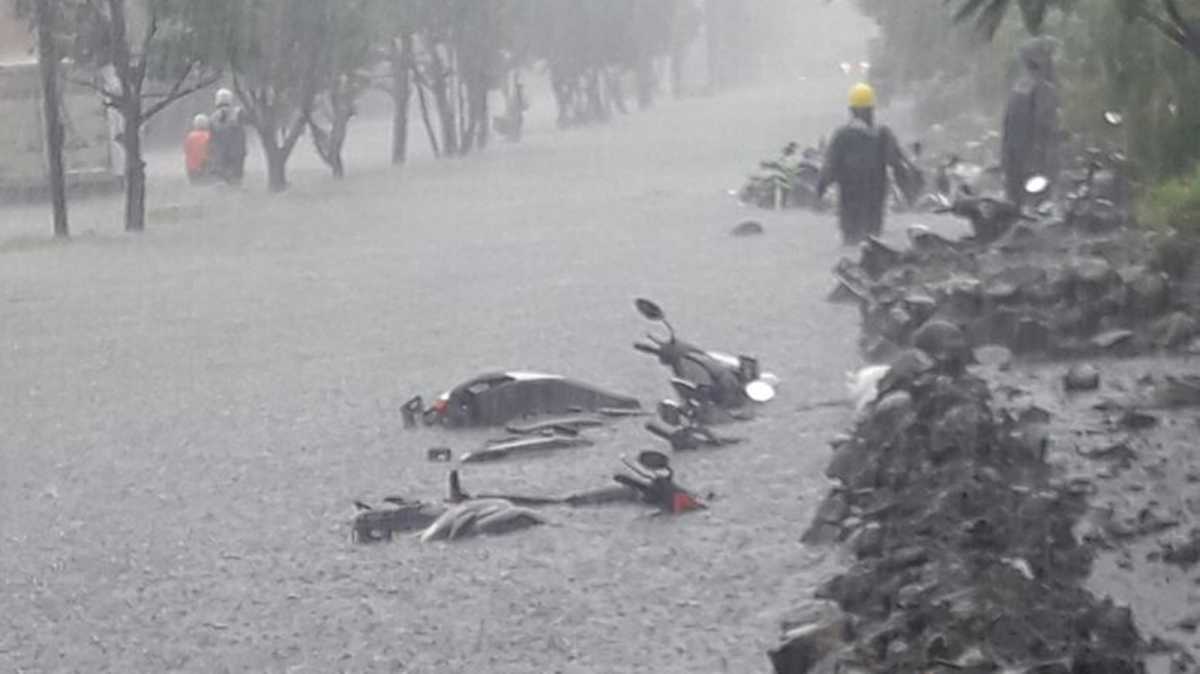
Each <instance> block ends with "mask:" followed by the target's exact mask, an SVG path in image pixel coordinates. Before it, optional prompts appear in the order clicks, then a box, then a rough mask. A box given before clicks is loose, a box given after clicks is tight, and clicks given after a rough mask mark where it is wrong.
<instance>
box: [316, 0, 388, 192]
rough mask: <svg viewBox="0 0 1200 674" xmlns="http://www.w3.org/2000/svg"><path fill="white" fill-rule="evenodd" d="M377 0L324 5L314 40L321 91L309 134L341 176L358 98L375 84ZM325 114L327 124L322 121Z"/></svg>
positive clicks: (317, 75) (322, 155) (333, 170)
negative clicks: (348, 134)
mask: <svg viewBox="0 0 1200 674" xmlns="http://www.w3.org/2000/svg"><path fill="white" fill-rule="evenodd" d="M377 4H378V3H377V0H340V1H339V2H329V3H326V4H325V5H324V6H323V8H322V9H323V11H324V17H323V18H322V19H321V23H322V24H323V25H324V30H322V31H321V32H320V35H319V36H318V39H319V40H320V42H319V43H317V44H314V45H312V48H313V49H316V50H318V52H319V54H320V56H319V58H318V61H317V64H318V65H317V72H316V73H315V76H316V77H317V78H318V83H317V85H316V86H317V89H318V90H319V92H320V93H318V94H317V96H316V98H315V100H314V105H313V106H312V108H311V109H309V110H306V111H305V114H306V121H307V122H308V129H309V134H310V135H311V136H312V139H313V145H314V146H315V147H316V149H317V154H318V155H319V156H320V157H321V159H322V160H323V161H324V162H325V163H326V164H327V165H328V166H329V168H330V170H332V172H333V176H334V177H335V178H339V179H340V178H342V177H343V176H344V175H345V164H344V161H343V159H342V147H343V146H344V145H345V142H346V135H347V132H348V130H349V126H350V120H351V119H352V118H353V117H354V115H355V113H356V112H357V101H358V98H359V97H360V96H361V95H362V94H363V93H364V92H366V90H367V89H368V87H369V86H370V84H371V72H370V70H371V68H372V66H373V65H374V61H375V56H376V51H375V44H374V43H373V39H372V38H373V32H374V29H373V25H374V21H375V20H376V19H377V18H378V17H377V16H376V14H375V9H376V6H377ZM322 117H323V118H324V119H325V121H326V123H327V125H328V126H326V125H324V124H322V122H321V119H320V118H322Z"/></svg>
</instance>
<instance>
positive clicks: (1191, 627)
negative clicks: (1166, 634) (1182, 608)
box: [1175, 611, 1200, 634]
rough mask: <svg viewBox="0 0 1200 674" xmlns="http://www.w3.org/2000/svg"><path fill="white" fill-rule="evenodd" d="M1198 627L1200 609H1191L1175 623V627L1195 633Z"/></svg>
mask: <svg viewBox="0 0 1200 674" xmlns="http://www.w3.org/2000/svg"><path fill="white" fill-rule="evenodd" d="M1198 628H1200V611H1193V612H1192V613H1189V614H1187V615H1186V616H1184V617H1183V618H1182V619H1181V620H1180V621H1179V622H1177V623H1175V629H1177V630H1183V631H1184V632H1190V633H1193V634H1194V633H1195V632H1196V630H1197V629H1198Z"/></svg>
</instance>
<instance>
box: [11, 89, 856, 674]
mask: <svg viewBox="0 0 1200 674" xmlns="http://www.w3.org/2000/svg"><path fill="white" fill-rule="evenodd" d="M842 96H843V83H842V82H841V81H840V80H839V81H834V82H818V81H815V80H814V81H811V82H806V83H802V84H799V85H796V86H789V87H781V88H777V89H758V90H755V91H750V92H743V93H736V94H729V95H727V96H723V97H720V98H695V99H688V100H683V101H666V102H663V103H662V104H661V105H660V106H659V107H658V109H656V110H654V111H653V112H650V113H646V114H639V115H633V116H630V117H625V118H619V119H617V120H615V121H614V122H613V123H612V124H610V125H607V126H604V127H595V128H588V129H579V130H573V131H565V132H558V131H554V130H551V129H548V128H542V129H538V128H536V127H535V128H533V129H531V131H530V133H529V135H528V137H527V138H526V140H525V142H523V143H521V144H517V145H513V144H507V143H497V144H496V145H495V146H494V147H492V148H489V150H488V151H487V152H486V153H484V154H482V155H479V156H473V157H469V158H466V159H461V160H449V161H443V162H434V161H433V160H424V159H418V160H416V161H414V162H413V163H411V164H410V165H409V166H407V167H406V168H404V169H403V170H389V169H386V168H384V167H382V166H378V165H373V164H371V163H370V162H369V161H363V162H361V163H360V164H358V165H354V164H353V163H352V169H351V176H350V178H349V179H348V180H346V181H345V182H344V183H334V182H332V181H330V180H328V179H327V178H326V177H325V176H324V175H323V173H322V172H320V171H319V170H317V168H316V167H314V166H312V165H311V164H309V165H306V164H305V163H304V161H303V160H302V161H301V163H300V165H299V166H298V167H297V169H296V171H295V172H294V174H293V187H292V189H291V190H290V191H289V192H288V193H286V194H283V195H279V196H267V195H265V194H263V193H262V192H261V188H260V186H259V185H258V183H257V182H256V181H255V182H252V184H251V185H250V186H249V187H248V188H247V189H246V190H244V191H235V190H227V189H221V188H216V187H213V188H205V189H189V188H187V187H186V186H184V185H182V184H181V183H180V182H179V181H178V180H177V179H175V178H164V179H160V180H159V181H158V182H157V183H156V184H155V185H153V187H152V193H151V218H150V224H149V231H148V232H147V233H146V234H145V235H144V236H139V237H126V236H124V235H122V234H120V233H119V226H120V225H119V219H118V218H117V217H114V216H116V215H117V213H118V205H117V203H116V200H111V201H93V202H87V203H85V204H82V205H79V206H77V207H76V208H75V211H74V213H73V215H74V216H75V218H76V223H77V231H80V232H81V234H80V235H79V236H77V238H76V240H75V241H73V242H72V243H71V244H70V245H65V246H63V245H53V244H45V243H39V242H37V241H36V240H34V239H30V238H29V236H30V235H31V234H37V233H40V232H41V231H42V229H45V228H48V226H43V224H42V220H44V218H45V216H44V214H43V213H41V211H34V210H14V211H6V212H3V214H2V215H0V217H4V218H7V220H6V221H5V222H4V223H3V226H2V227H0V241H3V242H4V245H3V247H2V248H0V325H2V326H3V327H2V328H0V330H2V332H0V336H2V343H0V373H2V377H3V379H4V382H5V384H4V386H3V389H2V392H3V399H2V400H0V403H2V405H0V427H2V428H3V440H2V446H0V508H2V510H0V604H3V606H4V611H3V612H2V615H0V670H2V671H30V672H35V671H46V672H52V671H53V672H57V671H86V672H99V671H114V672H135V671H136V672H165V671H187V672H224V671H230V672H242V671H248V672H314V673H315V672H332V671H354V672H368V671H380V672H538V673H545V672H607V673H610V674H617V673H620V672H658V673H661V674H673V673H680V674H682V673H684V672H687V673H692V672H738V673H741V672H753V671H766V669H767V668H768V663H767V660H766V656H765V652H764V651H765V649H766V648H768V647H770V646H772V645H774V643H775V641H776V638H777V635H778V618H779V615H780V613H781V612H782V611H784V610H786V609H787V608H788V607H790V606H792V605H794V604H795V603H797V601H798V600H799V599H802V598H803V597H804V596H805V595H806V593H807V591H808V588H809V587H810V586H811V585H812V584H814V583H815V582H817V581H818V580H819V578H820V575H821V573H822V572H823V570H824V569H826V567H827V566H828V564H829V563H830V562H829V561H828V560H823V559H822V558H821V556H820V555H819V554H818V553H817V552H814V551H808V550H805V548H803V547H802V546H801V545H800V543H799V537H800V534H801V533H802V531H803V528H804V526H805V524H806V523H807V521H808V519H809V517H810V516H811V511H812V509H813V508H814V507H815V505H816V504H817V501H818V498H819V494H820V492H821V490H822V489H823V488H824V485H825V483H824V478H823V477H822V476H821V470H822V468H823V466H824V464H825V463H826V461H827V460H828V451H829V450H828V448H827V445H826V440H827V439H828V438H829V436H830V435H831V434H832V433H834V432H836V431H837V430H838V429H839V428H840V427H842V426H843V425H845V423H846V422H847V420H848V414H849V413H848V411H847V410H844V409H841V408H823V409H821V410H818V411H816V412H813V411H804V410H803V408H804V407H805V406H806V405H809V404H811V403H814V402H818V401H823V400H828V399H830V398H836V397H838V396H840V395H842V390H843V389H842V384H843V373H844V372H845V371H846V370H847V369H849V368H851V367H854V366H855V365H856V363H857V359H856V356H855V353H854V339H855V336H856V328H857V317H856V315H855V312H853V311H851V310H848V309H846V308H845V307H836V306H833V305H829V304H827V303H825V302H824V301H823V299H824V296H825V294H826V292H827V291H828V290H829V288H830V284H829V277H828V270H829V268H830V266H831V265H832V263H833V262H834V261H835V259H836V256H837V255H839V254H840V253H841V251H840V249H839V246H838V241H837V237H836V232H835V229H836V228H835V225H834V223H833V221H832V219H831V218H830V217H828V216H816V215H812V214H798V213H769V212H768V213H764V212H758V211H750V210H747V209H745V208H743V207H741V206H739V205H738V204H737V203H736V202H735V201H734V200H733V198H732V197H731V196H729V194H728V193H727V191H728V190H729V189H731V188H735V187H737V186H739V185H740V184H741V182H742V180H743V178H744V176H745V175H746V174H747V172H749V171H751V170H752V169H753V168H754V167H755V165H756V163H757V162H758V161H759V160H760V159H761V158H763V157H767V156H771V155H773V154H774V153H775V152H777V150H778V148H779V147H780V146H782V145H783V144H784V142H786V141H788V140H792V139H795V140H799V141H801V142H809V141H815V139H816V138H817V137H818V136H819V135H821V134H823V133H827V132H828V131H829V130H830V129H831V128H832V127H833V125H834V124H835V123H836V122H838V121H840V120H841V118H842V114H843V113H842V103H843V101H842ZM385 126H386V125H385V124H383V123H382V122H378V121H371V120H364V121H363V122H362V123H361V124H360V125H359V126H357V127H355V129H354V130H353V131H352V133H353V134H354V135H353V136H352V141H351V147H350V148H349V150H348V156H349V157H351V158H353V157H355V156H356V153H366V154H372V153H374V154H378V155H382V154H383V148H384V146H385V145H386V142H387V140H386V133H385ZM372 156H374V155H372ZM160 161H174V157H168V158H166V159H160ZM352 161H353V160H352ZM152 170H153V166H152ZM34 217H36V218H39V219H37V220H34V219H33V218H34ZM750 217H752V218H755V219H759V220H761V221H762V223H763V225H764V226H765V228H766V235H765V236H762V237H752V238H733V237H731V236H730V235H729V231H730V229H731V228H732V227H733V226H734V225H736V224H737V223H738V222H740V221H741V220H743V219H746V218H750ZM636 296H648V297H652V298H654V299H655V300H657V301H658V302H659V303H661V304H662V305H663V306H664V307H665V308H666V309H667V311H668V312H669V314H670V317H671V319H672V322H673V324H674V325H675V326H676V328H677V329H678V330H680V332H681V334H683V335H684V336H685V337H686V338H688V339H690V340H693V341H696V342H698V343H700V344H703V345H706V346H709V347H712V348H720V349H724V350H728V351H731V352H735V353H737V352H745V353H751V354H755V355H757V356H759V357H760V358H761V361H762V363H763V364H764V366H765V367H766V368H767V369H769V370H772V371H774V372H776V373H777V374H778V375H780V376H781V377H782V379H783V385H782V388H781V392H780V396H779V398H778V399H777V400H776V401H775V402H773V403H772V404H771V406H770V407H768V408H767V411H766V413H765V414H764V415H763V417H762V418H761V419H759V420H757V421H755V422H752V423H750V424H746V425H743V426H739V427H736V428H733V429H731V430H730V432H732V433H735V434H737V435H741V436H744V437H745V438H747V439H748V442H746V443H745V444H743V445H740V446H736V447H732V448H728V449H723V450H716V451H711V452H703V453H696V454H691V455H687V456H680V457H677V459H676V463H677V471H678V476H679V479H680V481H681V482H683V483H684V484H686V485H688V486H690V487H692V488H694V489H695V490H696V491H698V492H700V493H707V492H714V493H715V496H716V498H715V500H714V501H713V502H712V507H711V509H710V510H708V511H707V512H705V513H702V514H697V515H690V516H687V517H682V518H678V519H672V520H664V519H658V518H655V519H649V518H647V517H646V516H645V515H646V513H644V512H643V511H641V510H639V509H636V508H619V507H618V508H609V509H596V510H578V511H554V510H551V511H548V513H547V514H548V516H549V518H550V519H551V520H552V521H553V523H554V526H547V527H542V528H540V529H537V530H532V531H528V532H524V533H520V534H516V535H512V536H508V537H503V538H492V539H476V540H470V541H467V542H464V543H460V544H454V545H444V544H438V545H425V546H422V545H420V544H418V543H417V542H416V541H415V540H410V539H407V538H406V539H404V540H400V541H397V542H395V543H393V544H390V545H380V546H370V547H358V546H354V545H352V544H351V543H350V542H349V535H348V534H349V528H348V522H349V519H350V517H351V516H352V514H353V508H352V506H351V502H352V500H353V499H356V498H362V499H369V500H373V501H378V500H379V498H381V497H382V496H385V495H389V494H398V495H403V496H406V497H410V498H425V499H439V498H442V497H443V496H444V494H445V491H446V484H445V479H446V475H445V473H446V468H445V466H444V465H438V464H430V463H427V462H426V461H425V450H426V449H427V448H428V447H431V446H434V445H440V444H444V445H449V446H451V447H452V448H453V449H454V450H455V452H456V454H461V453H463V452H465V451H469V450H470V449H473V448H475V447H477V446H478V444H479V443H480V442H481V441H482V439H483V438H484V437H486V435H481V434H472V433H467V434H450V433H446V432H439V431H433V430H428V429H421V430H417V431H405V430H403V428H402V424H401V416H400V413H399V406H400V404H401V403H402V402H403V401H404V400H406V399H407V398H408V397H410V396H411V395H413V394H416V393H421V394H424V395H425V396H426V399H428V398H429V396H430V395H431V394H436V393H438V392H440V391H441V390H443V389H445V388H447V387H448V386H450V385H452V384H454V383H457V382H458V381H460V380H463V379H466V378H468V377H469V376H472V375H474V374H476V373H477V372H479V371H482V370H489V369H504V368H514V369H516V368H520V369H536V370H546V371H553V372H561V373H563V374H567V375H570V376H573V377H577V378H581V379H584V380H589V381H593V382H595V383H597V384H599V385H602V386H605V387H608V388H612V389H616V390H621V391H627V392H630V393H632V394H635V395H637V396H639V397H640V398H641V399H642V400H643V401H644V402H645V404H646V405H652V404H653V402H654V401H655V400H657V399H658V398H660V397H663V396H665V395H667V394H668V393H669V389H668V387H667V383H666V382H667V376H666V373H665V371H664V370H662V369H661V368H660V367H659V366H658V365H657V363H656V362H654V361H653V360H652V359H650V358H647V357H645V356H644V355H642V354H639V353H637V352H635V351H634V350H633V349H632V348H631V344H632V342H633V341H634V340H636V339H638V338H639V337H640V336H641V334H642V332H643V331H644V330H645V328H646V325H645V324H644V321H642V320H641V319H640V317H639V316H637V314H636V313H635V312H634V309H633V304H632V300H633V298H634V297H636ZM596 437H597V438H598V442H597V445H596V446H595V447H593V448H588V449H579V450H570V451H571V453H570V454H569V455H561V456H549V457H542V458H535V459H529V460H522V461H511V462H507V463H501V464H494V465H484V466H470V467H468V468H467V469H466V471H465V472H464V482H465V484H466V485H467V487H468V489H471V488H474V489H477V490H489V491H490V490H501V489H521V490H522V491H526V492H549V493H561V492H566V491H572V490H575V489H581V488H586V487H590V486H596V485H600V484H604V483H606V482H607V481H608V480H609V479H610V475H611V474H612V472H613V471H614V470H615V469H617V468H618V467H619V462H618V457H619V456H620V455H621V454H623V453H629V454H632V453H636V452H637V451H640V450H643V449H649V448H658V447H659V445H660V444H661V443H660V441H658V440H657V439H655V438H653V437H652V436H650V435H649V434H647V433H645V432H644V431H642V430H641V429H640V423H638V422H636V421H630V422H627V423H622V424H617V425H615V426H614V427H613V428H611V429H607V430H601V431H599V432H598V433H596Z"/></svg>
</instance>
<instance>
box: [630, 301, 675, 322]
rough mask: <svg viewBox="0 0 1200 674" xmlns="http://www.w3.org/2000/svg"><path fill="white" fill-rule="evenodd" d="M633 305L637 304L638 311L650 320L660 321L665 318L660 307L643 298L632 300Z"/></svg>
mask: <svg viewBox="0 0 1200 674" xmlns="http://www.w3.org/2000/svg"><path fill="white" fill-rule="evenodd" d="M634 305H635V306H637V310H638V313H640V314H641V315H643V316H645V317H646V318H647V319H649V320H651V321H661V320H664V319H666V317H667V316H666V314H664V313H663V310H662V307H660V306H658V305H657V304H655V303H654V302H651V301H650V300H648V299H645V298H640V297H639V298H638V299H636V300H634Z"/></svg>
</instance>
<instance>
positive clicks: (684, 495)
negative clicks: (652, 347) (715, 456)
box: [449, 451, 706, 514]
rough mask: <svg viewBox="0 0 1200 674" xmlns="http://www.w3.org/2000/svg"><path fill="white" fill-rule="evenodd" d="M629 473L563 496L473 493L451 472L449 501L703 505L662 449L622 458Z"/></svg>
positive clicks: (684, 508)
mask: <svg viewBox="0 0 1200 674" xmlns="http://www.w3.org/2000/svg"><path fill="white" fill-rule="evenodd" d="M621 461H622V463H624V464H625V467H626V468H627V469H628V470H629V473H616V474H614V475H613V481H614V482H616V484H614V485H610V486H607V487H601V488H598V489H592V490H587V491H582V492H577V493H575V494H571V495H568V496H562V497H547V496H528V495H516V494H476V495H472V494H469V493H467V492H466V490H464V489H463V487H462V482H461V478H460V476H459V473H458V471H456V470H455V471H451V472H450V498H449V501H450V502H451V503H464V502H469V501H477V500H485V501H495V500H500V501H507V502H509V503H512V504H514V505H516V506H519V507H525V508H533V507H542V506H555V505H559V506H573V507H580V506H594V505H604V504H609V503H641V504H645V505H649V506H654V507H656V508H658V509H659V511H660V512H663V513H667V514H680V513H684V512H689V511H692V510H699V509H703V508H705V507H706V506H705V505H704V504H703V503H702V502H701V501H700V500H699V499H698V498H697V497H696V496H694V495H693V494H692V493H691V492H690V491H688V490H687V489H685V488H683V487H681V486H679V485H678V484H676V483H675V471H674V470H673V469H672V468H671V463H670V458H669V457H667V455H665V454H663V453H661V452H655V451H646V452H642V453H640V454H639V455H638V457H637V461H636V462H631V461H629V460H628V459H626V458H624V457H622V458H621Z"/></svg>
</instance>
